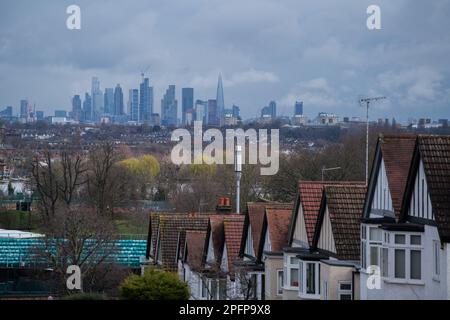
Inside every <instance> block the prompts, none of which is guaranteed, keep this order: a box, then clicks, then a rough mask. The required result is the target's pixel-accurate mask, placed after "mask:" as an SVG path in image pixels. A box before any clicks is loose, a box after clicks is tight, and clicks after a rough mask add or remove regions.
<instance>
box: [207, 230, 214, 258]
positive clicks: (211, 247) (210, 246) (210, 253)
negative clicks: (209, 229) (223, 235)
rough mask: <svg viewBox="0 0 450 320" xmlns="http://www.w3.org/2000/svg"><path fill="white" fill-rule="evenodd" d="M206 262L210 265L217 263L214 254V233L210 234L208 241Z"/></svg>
mask: <svg viewBox="0 0 450 320" xmlns="http://www.w3.org/2000/svg"><path fill="white" fill-rule="evenodd" d="M206 263H207V264H209V265H214V264H215V263H216V257H215V254H214V245H213V241H212V234H211V233H210V235H209V241H208V251H207V254H206Z"/></svg>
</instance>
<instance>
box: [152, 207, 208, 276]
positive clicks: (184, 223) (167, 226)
mask: <svg viewBox="0 0 450 320" xmlns="http://www.w3.org/2000/svg"><path fill="white" fill-rule="evenodd" d="M208 221H209V216H208V214H199V213H197V214H191V213H189V214H188V213H186V214H173V213H168V214H159V239H158V247H159V248H160V252H157V260H159V261H161V262H162V264H161V267H162V268H163V269H165V270H168V271H176V270H177V268H178V265H177V256H176V255H177V244H178V242H179V241H178V240H179V235H180V231H183V230H198V231H206V229H207V227H208ZM182 234H183V233H181V235H182ZM181 243H182V241H181Z"/></svg>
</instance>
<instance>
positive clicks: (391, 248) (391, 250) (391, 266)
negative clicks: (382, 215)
mask: <svg viewBox="0 0 450 320" xmlns="http://www.w3.org/2000/svg"><path fill="white" fill-rule="evenodd" d="M385 233H389V238H388V241H389V242H383V247H382V248H387V249H388V270H389V271H388V274H387V276H384V277H383V278H384V279H385V281H387V282H393V283H409V284H424V270H423V268H424V255H423V253H424V250H423V242H424V236H423V234H422V233H417V232H398V231H395V232H394V231H391V232H387V231H385ZM396 236H404V237H405V243H404V244H400V243H395V238H396ZM411 236H419V237H420V245H415V244H411ZM395 250H404V251H405V277H404V278H396V277H395ZM411 251H420V279H412V278H411ZM382 275H383V272H382Z"/></svg>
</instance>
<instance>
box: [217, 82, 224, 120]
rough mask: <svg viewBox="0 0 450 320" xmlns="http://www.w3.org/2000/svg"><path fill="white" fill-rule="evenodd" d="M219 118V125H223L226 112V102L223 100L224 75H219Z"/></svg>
mask: <svg viewBox="0 0 450 320" xmlns="http://www.w3.org/2000/svg"><path fill="white" fill-rule="evenodd" d="M216 101H217V117H218V120H219V123H220V124H222V121H223V113H224V110H225V101H224V98H223V85H222V75H221V74H219V82H218V84H217V96H216Z"/></svg>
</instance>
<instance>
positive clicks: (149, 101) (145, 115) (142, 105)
mask: <svg viewBox="0 0 450 320" xmlns="http://www.w3.org/2000/svg"><path fill="white" fill-rule="evenodd" d="M152 113H153V87H150V81H149V79H148V78H144V80H143V81H142V83H141V84H140V96H139V119H138V120H137V121H139V122H145V121H149V120H150V115H151V114H152Z"/></svg>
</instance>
